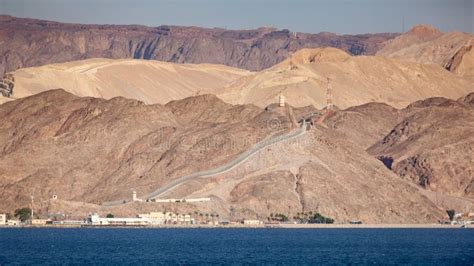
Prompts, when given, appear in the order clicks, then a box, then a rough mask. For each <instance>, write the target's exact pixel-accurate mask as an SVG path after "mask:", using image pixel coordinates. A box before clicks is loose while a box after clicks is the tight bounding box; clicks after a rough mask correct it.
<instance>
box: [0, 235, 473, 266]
mask: <svg viewBox="0 0 474 266" xmlns="http://www.w3.org/2000/svg"><path fill="white" fill-rule="evenodd" d="M18 263H20V264H85V263H87V264H90V263H92V264H292V265H294V264H299V265H301V264H418V265H419V264H426V265H474V230H473V229H122V228H117V229H112V228H108V229H92V228H87V229H49V228H36V229H33V228H23V229H0V264H1V265H8V264H18Z"/></svg>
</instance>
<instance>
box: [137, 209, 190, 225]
mask: <svg viewBox="0 0 474 266" xmlns="http://www.w3.org/2000/svg"><path fill="white" fill-rule="evenodd" d="M138 217H139V218H143V219H148V221H149V223H150V224H194V219H193V218H191V215H188V214H177V213H172V212H150V213H143V214H139V215H138Z"/></svg>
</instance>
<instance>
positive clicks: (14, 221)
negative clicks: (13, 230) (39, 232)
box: [7, 220, 20, 226]
mask: <svg viewBox="0 0 474 266" xmlns="http://www.w3.org/2000/svg"><path fill="white" fill-rule="evenodd" d="M7 225H8V226H18V225H20V220H8V221H7Z"/></svg>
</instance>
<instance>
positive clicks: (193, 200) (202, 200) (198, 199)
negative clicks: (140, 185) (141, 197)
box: [149, 198, 211, 203]
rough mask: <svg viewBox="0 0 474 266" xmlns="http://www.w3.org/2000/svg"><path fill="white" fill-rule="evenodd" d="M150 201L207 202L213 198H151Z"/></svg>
mask: <svg viewBox="0 0 474 266" xmlns="http://www.w3.org/2000/svg"><path fill="white" fill-rule="evenodd" d="M149 201H150V202H158V203H173V202H174V203H180V202H183V203H184V202H206V201H211V198H191V199H150V200H149Z"/></svg>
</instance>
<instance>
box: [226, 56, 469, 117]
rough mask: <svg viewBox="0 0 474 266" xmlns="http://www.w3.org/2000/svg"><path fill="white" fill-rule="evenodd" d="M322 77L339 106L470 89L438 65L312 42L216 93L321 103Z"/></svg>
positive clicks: (233, 99) (257, 100) (249, 99)
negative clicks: (313, 45)
mask: <svg viewBox="0 0 474 266" xmlns="http://www.w3.org/2000/svg"><path fill="white" fill-rule="evenodd" d="M327 78H330V82H331V85H332V88H333V90H332V91H333V101H334V104H335V105H336V106H338V107H340V108H347V107H350V106H354V105H360V104H364V103H368V102H384V103H387V104H390V105H392V106H394V107H397V108H402V107H405V106H406V105H408V104H410V103H411V102H413V101H416V100H420V99H424V98H427V97H433V96H440V97H447V98H452V99H456V98H458V97H461V96H462V95H465V94H467V93H469V92H471V91H472V90H473V89H474V88H473V87H472V83H471V82H470V81H468V80H466V79H463V78H460V77H459V76H456V75H454V74H452V73H450V72H449V71H447V70H445V69H444V68H442V67H441V66H438V65H434V64H426V65H425V64H418V63H411V62H405V61H399V60H394V59H387V58H384V57H378V56H357V57H353V56H350V55H349V54H347V53H345V52H344V51H341V50H338V49H335V48H317V49H303V50H300V51H298V52H297V53H295V54H293V56H292V57H291V58H289V59H287V60H285V61H283V62H282V63H280V64H278V65H275V66H273V67H271V68H269V69H266V70H263V71H260V72H256V73H255V74H253V75H249V76H245V77H242V78H240V79H239V80H237V81H235V82H234V83H233V84H231V85H229V86H228V87H226V88H225V89H224V90H220V91H219V92H218V94H217V95H218V96H219V97H220V98H222V99H223V100H224V101H226V102H229V103H234V104H236V103H239V104H242V103H253V104H256V105H258V106H261V107H264V106H266V105H268V104H270V103H271V102H274V101H275V99H277V97H278V95H279V94H283V95H284V96H285V98H286V99H287V101H288V102H289V103H290V104H292V105H294V106H306V105H314V106H316V107H317V108H322V107H323V106H325V105H326V88H327Z"/></svg>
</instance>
